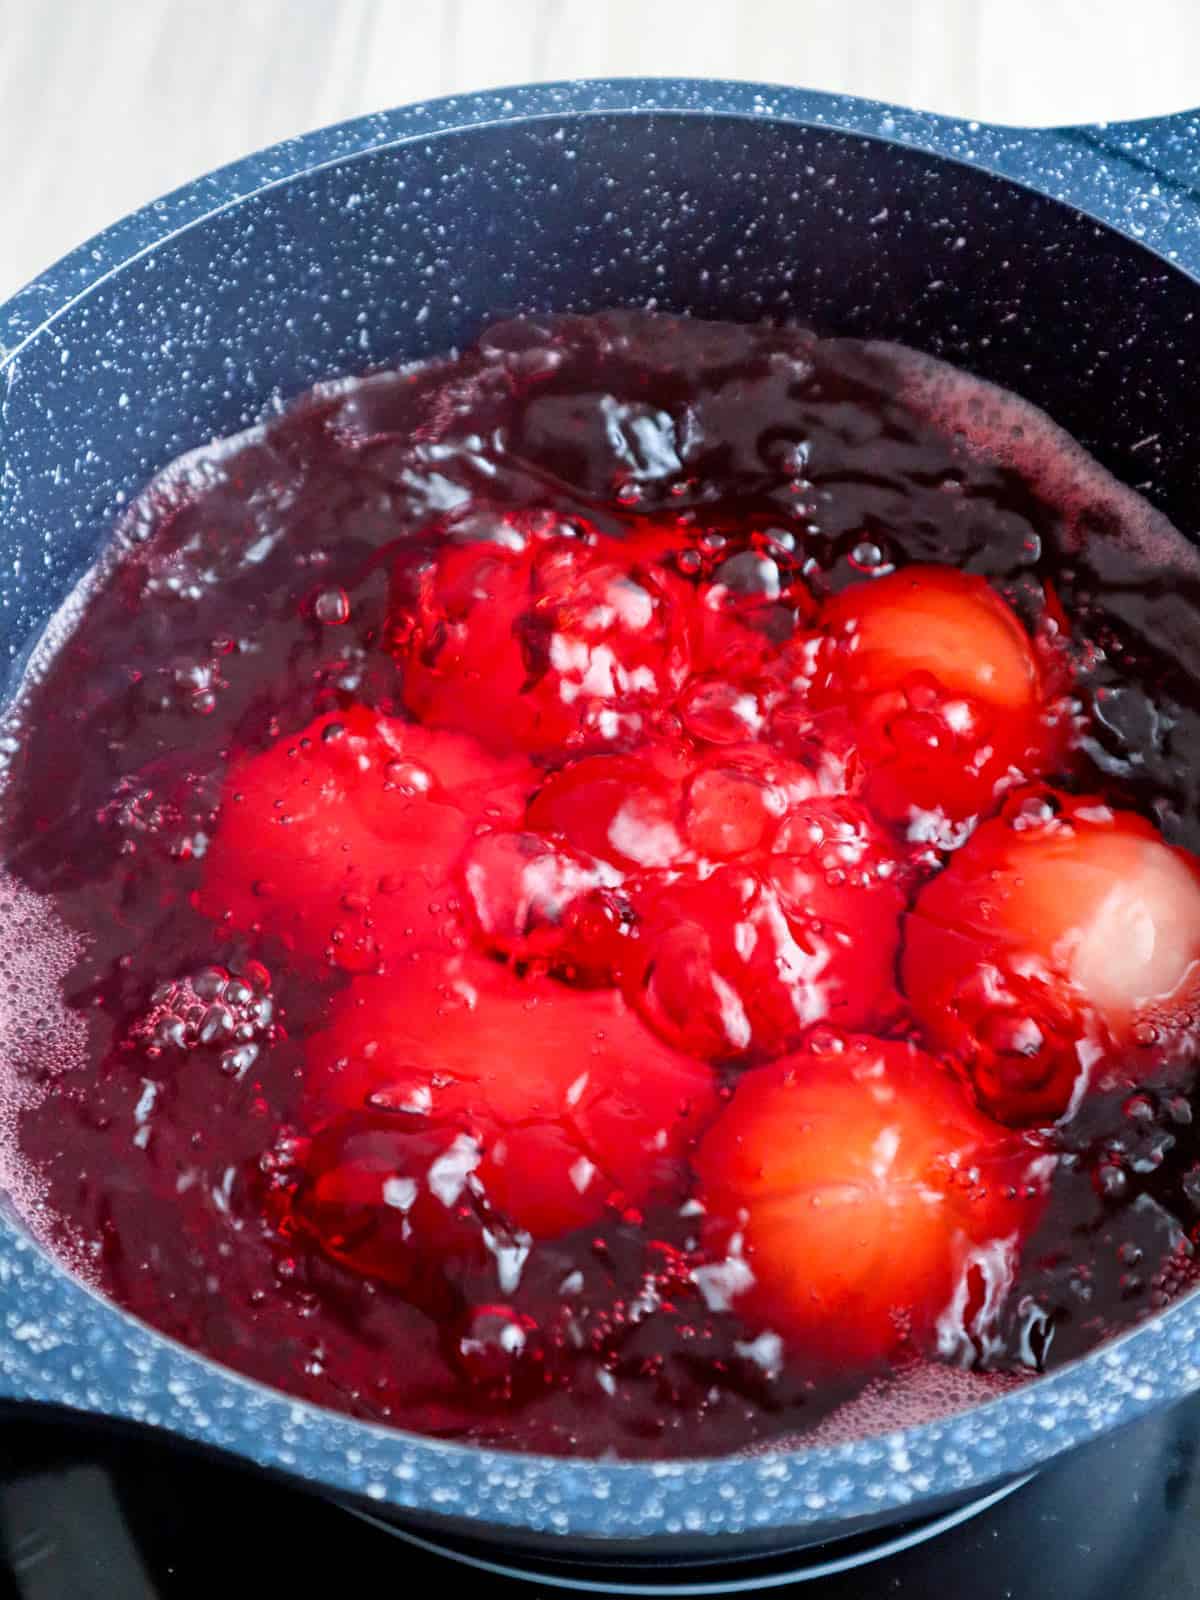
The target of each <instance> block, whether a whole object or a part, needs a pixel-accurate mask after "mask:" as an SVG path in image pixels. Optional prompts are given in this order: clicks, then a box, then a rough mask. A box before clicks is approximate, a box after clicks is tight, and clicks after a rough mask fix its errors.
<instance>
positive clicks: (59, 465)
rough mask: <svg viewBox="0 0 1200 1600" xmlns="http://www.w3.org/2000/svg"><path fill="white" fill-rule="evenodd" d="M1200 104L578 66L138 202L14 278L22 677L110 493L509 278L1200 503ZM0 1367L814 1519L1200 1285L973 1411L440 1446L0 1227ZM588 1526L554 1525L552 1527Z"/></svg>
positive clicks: (732, 1512) (1198, 1339)
mask: <svg viewBox="0 0 1200 1600" xmlns="http://www.w3.org/2000/svg"><path fill="white" fill-rule="evenodd" d="M1197 174H1200V117H1196V116H1184V117H1179V118H1174V119H1169V120H1167V121H1164V122H1160V123H1151V124H1132V125H1128V126H1125V127H1120V128H1109V129H1072V130H1065V131H1058V132H1054V133H1046V132H1024V131H1015V130H1007V129H998V128H990V127H982V126H980V125H978V124H974V123H971V124H963V123H957V122H952V121H948V120H945V119H942V118H938V117H931V116H921V115H917V114H915V113H912V112H908V111H901V110H897V109H895V108H892V107H887V106H883V105H877V104H871V103H868V102H865V101H855V100H849V99H840V98H833V97H830V96H826V95H817V94H809V93H805V92H803V91H798V90H792V89H779V88H772V87H767V86H756V85H753V84H728V83H719V82H713V83H706V82H690V81H673V80H672V81H661V82H625V83H577V84H560V85H542V86H535V87H530V88H522V89H512V90H506V91H496V92H494V93H488V94H481V95H476V96H471V97H469V98H466V99H451V100H442V101H438V102H436V103H434V104H431V105H426V106H415V107H410V108H407V109H404V110H400V111H394V112H387V113H384V114H381V115H378V116H372V117H366V118H363V119H361V120H359V121H356V122H351V123H347V124H345V125H343V126H341V127H338V128H333V129H329V130H327V131H325V132H321V133H316V134H312V135H309V136H308V137H306V138H303V139H298V140H295V141H292V142H289V143H286V144H282V145H278V146H276V147H275V148H274V149H272V150H268V151H266V152H265V153H264V154H262V155H257V156H252V157H250V158H249V159H247V160H245V161H242V162H239V163H237V164H236V165H234V166H232V167H227V168H225V169H224V170H223V171H221V172H218V173H215V174H213V175H212V176H210V177H206V178H201V179H199V180H198V181H197V182H195V183H193V184H190V185H188V186H187V187H186V188H184V189H181V190H180V191H178V193H176V194H174V195H171V196H169V197H168V198H167V199H165V200H160V201H158V202H156V203H155V204H154V205H153V206H150V207H148V208H146V209H145V210H143V211H140V212H138V213H137V214H136V215H135V216H132V217H130V218H128V219H126V220H125V221H123V222H120V223H118V224H117V225H116V226H114V227H112V228H110V229H109V230H108V231H107V232H106V233H104V234H102V235H100V237H99V238H97V239H95V240H93V241H92V242H91V243H90V244H87V245H85V246H83V247H82V248H81V249H79V250H77V251H75V252H74V254H72V255H70V256H68V257H67V258H66V259H65V260H63V261H61V262H59V263H58V265H57V266H54V267H52V268H51V269H50V270H49V271H47V272H46V273H45V274H44V275H43V276H42V277H41V278H39V279H38V280H37V281H36V282H35V283H33V284H31V285H30V286H29V287H28V288H27V289H25V290H24V291H22V293H20V294H19V295H17V296H16V298H15V299H13V300H12V301H10V302H9V303H8V304H7V305H6V306H3V307H0V530H2V534H0V560H2V565H3V572H4V582H3V588H2V590H0V639H2V642H3V648H4V650H5V651H6V652H7V660H8V666H7V668H6V670H7V672H8V674H9V679H10V686H11V682H13V681H15V677H16V674H17V673H18V672H19V670H20V666H21V663H22V661H23V659H24V658H25V656H26V654H27V651H28V648H29V646H30V643H31V641H32V640H33V639H34V638H35V637H36V635H37V634H38V632H39V630H40V629H41V628H42V627H43V626H44V624H45V622H46V619H47V617H48V616H49V614H50V612H51V611H52V609H53V608H54V607H55V606H56V605H57V604H58V603H59V602H60V601H61V599H62V598H63V596H64V594H65V593H66V591H67V588H68V586H69V585H70V583H71V582H72V580H73V579H74V578H75V577H76V576H77V575H78V574H79V573H80V572H81V571H82V570H83V569H84V568H85V567H86V566H87V565H88V564H89V563H90V562H91V561H92V560H93V559H94V557H95V555H96V552H97V550H98V549H99V548H100V546H101V544H102V542H103V540H104V538H105V535H106V531H107V530H108V528H109V527H110V526H111V523H112V521H113V518H114V516H115V515H116V513H117V510H118V507H119V506H120V504H121V503H122V501H123V499H124V498H125V497H126V496H128V495H129V494H131V493H132V492H133V491H134V490H136V489H137V487H138V486H139V485H140V484H141V483H142V482H144V480H145V479H146V478H147V477H148V476H149V475H150V473H151V472H152V471H154V470H155V469H156V468H158V467H160V466H161V465H163V464H164V463H165V462H166V461H167V460H169V459H170V458H171V457H172V456H174V455H175V454H177V453H178V452H179V451H182V450H184V449H187V448H189V447H191V446H193V445H196V444H199V443H201V442H203V441H205V440H207V439H208V438H210V437H211V436H212V435H213V434H221V433H228V432H230V431H232V430H234V429H237V428H240V427H242V426H244V425H245V424H247V423H249V422H251V421H254V420H256V419H257V418H258V417H260V416H261V415H262V413H263V412H264V410H265V409H267V408H268V407H269V406H271V405H272V404H274V403H275V402H276V401H277V399H278V397H279V396H284V397H286V396H290V395H293V394H295V393H297V392H298V391H299V390H301V389H303V388H304V387H306V386H307V385H309V384H310V383H312V382H313V381H314V380H316V379H319V378H326V377H329V376H330V375H331V374H334V373H341V372H347V371H352V370H354V369H356V368H359V367H362V366H364V365H367V364H370V363H373V362H374V363H378V362H383V361H388V360H391V359H393V358H395V357H398V356H405V357H412V356H418V355H422V354H425V353H427V352H434V351H439V350H443V349H445V348H446V347H448V346H450V345H452V344H455V343H463V342H465V341H467V340H469V339H470V338H471V337H472V336H473V335H474V333H475V332H476V331H477V329H478V328H479V326H480V324H481V322H482V321H483V320H484V318H485V317H486V316H487V315H488V314H489V313H493V312H497V311H508V310H517V309H567V308H574V309H587V308H598V307H601V306H606V305H613V304H635V305H644V304H646V303H654V304H657V305H658V306H660V307H663V308H665V309H672V310H692V311H695V312H697V313H701V314H704V315H708V316H725V317H736V318H741V319H748V318H757V317H760V316H793V317H797V318H799V319H802V320H805V321H810V322H814V323H815V324H816V325H817V326H818V327H821V328H823V329H828V330H830V331H839V332H846V333H854V334H866V335H880V336H884V337H888V338H894V339H900V340H904V341H907V342H909V343H912V344H915V345H918V346H921V347H923V348H925V349H928V350H930V351H932V352H933V353H935V354H938V355H942V356H945V357H947V358H948V359H950V360H952V361H958V362H960V363H962V364H964V365H965V366H967V367H969V368H971V369H973V370H975V371H977V372H979V373H981V374H982V375H984V376H985V377H989V378H992V379H994V380H995V381H997V382H999V383H1002V384H1006V385H1008V386H1009V387H1011V388H1013V389H1015V390H1017V391H1019V392H1020V393H1022V394H1024V395H1026V396H1027V397H1028V398H1029V399H1031V400H1033V401H1034V402H1035V403H1037V404H1039V405H1041V406H1043V407H1045V408H1046V409H1047V410H1048V411H1049V412H1050V413H1051V414H1052V415H1053V416H1054V417H1055V418H1056V420H1057V421H1059V422H1060V423H1062V424H1063V425H1064V426H1065V427H1067V428H1068V429H1069V430H1070V431H1071V432H1073V433H1074V434H1076V435H1077V436H1078V437H1079V438H1081V439H1082V440H1083V442H1084V443H1085V444H1086V445H1087V446H1088V447H1089V448H1090V449H1091V450H1092V451H1093V452H1094V453H1095V454H1096V455H1097V456H1099V458H1100V459H1101V460H1102V461H1103V462H1104V463H1105V465H1107V466H1108V467H1110V468H1111V469H1112V470H1113V471H1114V472H1115V473H1116V474H1117V476H1118V477H1119V478H1122V479H1123V480H1124V481H1126V482H1128V483H1131V484H1134V485H1135V486H1137V487H1139V488H1141V489H1142V490H1143V492H1144V493H1146V494H1147V495H1148V496H1149V497H1150V498H1151V499H1152V500H1153V501H1154V502H1155V503H1156V504H1157V505H1159V506H1160V507H1161V509H1163V510H1164V511H1166V512H1167V514H1168V515H1169V516H1171V517H1172V518H1173V519H1174V520H1175V522H1176V523H1177V525H1179V526H1180V527H1181V528H1183V529H1184V530H1185V531H1186V532H1188V533H1190V534H1196V533H1197V532H1198V530H1200V438H1198V434H1200V359H1198V358H1200V335H1198V333H1197V328H1198V327H1200V324H1198V323H1197V322H1196V320H1195V319H1196V315H1197V312H1198V311H1200V287H1198V285H1197V283H1196V281H1195V280H1194V279H1193V278H1192V277H1190V276H1188V272H1189V271H1200V203H1198V202H1197V198H1196V196H1195V195H1194V194H1193V192H1192V190H1191V188H1190V184H1191V182H1192V180H1193V178H1194V177H1195V176H1196V175H1197ZM0 1317H2V1321H0V1390H2V1391H3V1394H4V1395H6V1396H7V1397H8V1398H9V1399H10V1400H11V1401H12V1402H13V1403H18V1402H30V1401H34V1402H48V1403H52V1404H54V1405H57V1406H60V1407H66V1408H71V1409H74V1410H77V1411H79V1412H83V1413H90V1414H92V1415H93V1416H95V1417H101V1418H111V1419H115V1420H117V1421H118V1422H125V1423H130V1424H137V1425H143V1426H148V1427H151V1428H157V1429H162V1430H166V1431H168V1432H169V1433H171V1434H174V1435H176V1436H178V1437H179V1438H180V1439H181V1440H190V1441H194V1442H196V1443H199V1444H202V1445H208V1446H211V1447H213V1448H216V1449H219V1450H222V1451H226V1452H230V1453H232V1454H233V1455H234V1456H236V1457H240V1458H243V1459H244V1460H245V1461H247V1462H249V1463H251V1464H253V1465H255V1466H258V1467H261V1468H266V1469H273V1470H277V1471H280V1472H283V1473H286V1474H290V1475H293V1476H295V1477H297V1478H300V1479H304V1480H308V1481H310V1482H311V1483H312V1484H313V1485H314V1486H317V1487H320V1488H322V1489H324V1490H326V1491H328V1492H332V1493H336V1494H339V1495H342V1496H348V1497H353V1498H357V1499H358V1500H360V1502H361V1503H363V1504H369V1503H372V1502H373V1503H374V1504H375V1505H376V1506H377V1508H378V1509H380V1510H381V1511H387V1512H389V1513H391V1514H395V1515H398V1516H401V1517H404V1518H406V1519H408V1520H409V1521H412V1522H419V1523H422V1524H423V1525H424V1526H426V1527H437V1526H441V1527H443V1528H450V1529H457V1530H458V1531H460V1532H461V1531H467V1530H469V1531H470V1532H471V1533H472V1534H474V1535H475V1536H476V1537H479V1538H485V1539H486V1538H494V1539H495V1540H498V1541H499V1540H504V1541H506V1542H508V1543H510V1544H513V1543H518V1544H521V1543H523V1544H535V1545H536V1544H537V1543H539V1542H543V1543H549V1542H551V1539H552V1538H553V1536H561V1535H571V1536H573V1538H574V1539H575V1540H576V1541H577V1543H576V1544H575V1545H574V1546H573V1548H574V1549H576V1550H580V1549H586V1550H587V1551H588V1553H589V1554H590V1555H591V1556H592V1558H593V1559H594V1558H595V1557H596V1555H597V1554H598V1553H600V1554H603V1555H612V1556H618V1555H626V1554H636V1553H643V1552H645V1551H646V1550H652V1551H653V1552H654V1554H656V1555H657V1554H662V1553H671V1552H679V1553H683V1552H690V1553H691V1554H692V1555H696V1554H705V1555H712V1556H716V1555H720V1554H723V1553H726V1552H733V1551H737V1550H742V1551H744V1550H753V1549H760V1550H761V1549H767V1548H771V1547H784V1546H788V1545H800V1544H804V1543H806V1542H811V1541H815V1540H818V1539H823V1538H828V1537H832V1536H834V1535H837V1534H841V1533H845V1532H848V1531H851V1530H853V1529H860V1528H863V1527H866V1526H869V1525H870V1524H872V1523H874V1522H883V1521H887V1520H895V1519H899V1518H904V1517H911V1516H912V1515H914V1514H915V1513H917V1512H924V1511H931V1510H934V1509H936V1508H939V1507H945V1506H948V1505H952V1504H954V1503H956V1502H958V1501H962V1500H965V1499H967V1498H969V1497H971V1496H974V1495H977V1494H980V1493H982V1492H983V1491H984V1490H985V1489H987V1488H989V1487H995V1486H996V1485H998V1484H1001V1483H1003V1482H1005V1481H1006V1480H1011V1479H1013V1478H1014V1477H1016V1476H1018V1475H1020V1474H1023V1473H1026V1472H1028V1471H1029V1470H1031V1469H1034V1468H1037V1467H1038V1466H1040V1465H1041V1464H1043V1463H1045V1462H1046V1461H1048V1460H1050V1459H1051V1458H1052V1457H1054V1456H1056V1455H1058V1454H1059V1453H1060V1452H1062V1451H1065V1450H1068V1449H1070V1448H1072V1447H1073V1446H1076V1445H1079V1444H1081V1443H1082V1442H1084V1441H1086V1440H1088V1439H1091V1438H1094V1437H1095V1436H1097V1435H1099V1434H1101V1433H1104V1432H1106V1431H1108V1430H1110V1429H1112V1428H1115V1427H1117V1426H1119V1425H1120V1424H1122V1423H1124V1422H1127V1421H1130V1420H1132V1419H1133V1418H1135V1417H1137V1416H1139V1415H1141V1414H1143V1413H1145V1412H1147V1411H1149V1410H1150V1409H1151V1408H1153V1407H1156V1406H1161V1405H1163V1404H1165V1403H1166V1402H1169V1401H1171V1400H1174V1399H1177V1398H1179V1397H1180V1396H1182V1395H1185V1394H1187V1393H1189V1392H1191V1391H1192V1390H1194V1389H1197V1388H1200V1297H1197V1296H1192V1297H1189V1298H1187V1299H1185V1300H1182V1301H1180V1302H1178V1303H1176V1304H1175V1305H1173V1306H1172V1307H1171V1308H1170V1309H1169V1310H1168V1311H1167V1312H1166V1313H1165V1314H1164V1315H1162V1316H1161V1317H1158V1318H1157V1319H1155V1320H1154V1321H1152V1322H1149V1323H1147V1324H1145V1325H1144V1326H1142V1327H1139V1328H1138V1329H1136V1330H1135V1331H1134V1332H1131V1333H1129V1334H1127V1335H1126V1336H1125V1337H1124V1338H1122V1339H1120V1340H1118V1341H1117V1342H1115V1343H1113V1344H1110V1345H1108V1346H1107V1347H1105V1348H1102V1349H1099V1350H1097V1351H1095V1352H1094V1353H1093V1354H1092V1355H1090V1356H1089V1357H1088V1358H1087V1359H1086V1360H1083V1361H1081V1362H1079V1363H1078V1364H1077V1365H1075V1366H1073V1367H1070V1368H1067V1369H1064V1370H1062V1371H1060V1372H1057V1373H1055V1374H1054V1375H1053V1376H1052V1377H1049V1378H1046V1379H1044V1380H1041V1381H1039V1382H1036V1383H1032V1384H1030V1385H1028V1386H1027V1387H1025V1388H1023V1389H1020V1390H1017V1391H1014V1392H1012V1393H1010V1394H1007V1395H1006V1396H1004V1397H1003V1398H1002V1399H999V1400H996V1401H993V1402H992V1403H990V1404H988V1405H985V1406H983V1407H981V1408H978V1409H976V1410H974V1411H971V1412H968V1413H965V1414H962V1415H959V1416H957V1417H954V1418H953V1419H951V1420H948V1421H942V1422H936V1423H930V1424H925V1425H922V1426H919V1427H914V1428H911V1429H908V1430H906V1431H904V1432H899V1433H894V1434H889V1435H887V1436H884V1437H876V1438H870V1439H865V1440H863V1441H861V1442H859V1443H855V1444H847V1445H842V1446H838V1447H823V1448H814V1449H808V1450H804V1449H800V1450H793V1451H786V1452H784V1451H781V1452H778V1453H776V1454H772V1455H766V1456H758V1457H755V1458H753V1459H745V1460H728V1459H727V1460H713V1461H698V1462H686V1461H681V1462H673V1463H669V1464H665V1465H643V1464H618V1463H608V1462H604V1463H598V1462H590V1461H576V1462H564V1461H559V1460H547V1459H542V1458H537V1457H529V1456H518V1455H511V1454H505V1453H502V1452H497V1451H482V1450H478V1449H471V1448H465V1447H461V1446H456V1445H449V1444H440V1443H436V1442H432V1441H430V1440H427V1439H423V1438H417V1437H414V1436H411V1435H407V1434H402V1433H398V1432H391V1431H388V1430H386V1429H382V1428H378V1427H371V1426H366V1425H364V1424H361V1423H358V1422H354V1421H351V1420H350V1419H348V1418H346V1417H342V1416H337V1415H332V1414H330V1413H327V1412H323V1411H320V1410H317V1409H315V1408H313V1407H311V1406H308V1405H303V1404H299V1403H297V1402H294V1401H290V1400H288V1399H286V1398H284V1397H283V1396H281V1395H278V1394H276V1393H273V1392H271V1391H268V1390H266V1389H264V1388H261V1387H258V1386H256V1385H255V1384H253V1383H250V1382H248V1381H246V1380H245V1379H242V1378H239V1377H236V1376H234V1375H233V1374H232V1373H230V1372H227V1371H225V1370H224V1369H222V1368H219V1367H217V1366H215V1365H213V1364H211V1363H209V1362H207V1361H205V1360H204V1359H202V1358H201V1357H199V1356H197V1355H194V1354H193V1353H191V1352H190V1351H187V1350H184V1349H182V1348H180V1347H179V1346H178V1345H175V1344H173V1343H172V1342H170V1341H169V1340H167V1339H164V1338H162V1337H160V1336H159V1335H157V1334H155V1333H152V1332H151V1331H149V1330H148V1329H147V1328H145V1327H143V1326H142V1325H140V1324H139V1323H136V1322H134V1321H133V1320H131V1319H130V1318H128V1317H126V1316H124V1315H122V1313H121V1312H119V1311H117V1310H115V1309H114V1308H113V1307H111V1306H109V1305H107V1304H105V1303H103V1302H101V1301H100V1300H99V1299H97V1298H96V1297H95V1296H94V1295H93V1294H92V1293H90V1292H89V1291H88V1290H87V1289H85V1288H83V1287H82V1286H81V1285H80V1284H79V1283H78V1282H76V1281H74V1280H73V1279H72V1278H71V1277H69V1276H68V1275H67V1274H66V1273H65V1272H64V1271H63V1270H62V1268H60V1267H59V1266H58V1265H57V1264H56V1263H55V1262H53V1261H51V1260H49V1259H48V1258H47V1257H46V1256H45V1255H44V1254H43V1253H42V1252H41V1251H40V1250H39V1249H38V1248H37V1247H36V1246H35V1245H34V1244H33V1243H32V1242H31V1241H30V1240H29V1239H28V1237H27V1236H26V1235H25V1234H24V1233H23V1232H22V1230H21V1228H20V1227H19V1225H17V1224H15V1223H11V1224H8V1223H4V1224H0ZM553 1543H554V1546H555V1547H556V1548H557V1549H559V1551H560V1552H561V1551H562V1549H563V1548H564V1545H563V1542H562V1540H561V1539H557V1538H553Z"/></svg>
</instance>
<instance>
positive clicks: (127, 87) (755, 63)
mask: <svg viewBox="0 0 1200 1600" xmlns="http://www.w3.org/2000/svg"><path fill="white" fill-rule="evenodd" d="M617 74H628V75H635V74H647V75H653V74H659V75H666V74H696V75H709V76H721V77H738V78H763V79H767V80H771V81H775V82H788V83H798V84H805V85H807V86H809V87H813V88H820V89H838V90H849V91H852V92H854V93H858V94H865V95H875V96H879V97H881V98H884V99H889V100H898V101H901V102H904V103H908V104H912V105H918V106H921V107H924V108H926V109H930V110H936V111H946V112H951V113H956V114H959V115H963V116H972V117H979V118H991V119H994V120H997V121H1006V122H1018V123H1021V122H1024V123H1035V122H1073V121H1082V120H1089V119H1099V118H1105V117H1107V118H1118V117H1134V116H1146V115H1150V114H1154V113H1157V112H1162V111H1168V110H1179V109H1183V108H1184V107H1186V106H1190V105H1197V104H1200V0H1137V3H1136V4H1130V3H1129V0H0V299H3V298H4V297H5V296H6V295H7V294H8V293H10V292H11V291H12V290H13V289H15V288H17V287H18V286H19V285H20V284H21V283H22V282H24V281H25V280H26V279H28V278H30V277H32V276H33V275H34V274H35V273H36V272H37V271H39V270H40V269H41V268H42V267H43V266H45V265H47V264H48V263H49V262H50V261H52V260H53V259H54V258H55V257H57V256H59V255H61V254H62V253H63V252H64V251H65V250H67V249H69V248H70V247H71V246H72V245H74V244H77V243H79V242H80V240H82V239H84V238H86V237H87V236H88V235H89V234H91V233H94V232H95V231H96V230H97V229H99V228H102V227H104V226H105V225H106V224H107V223H109V222H111V221H112V220H113V219H114V218H116V217H118V216H120V215H121V214H122V213H123V212H125V211H128V210H130V209H132V208H133V207H135V206H138V205H141V204H142V203H143V202H144V201H147V200H150V199H153V198H154V197H155V196H156V195H158V194H161V193H163V192H164V191H166V190H168V189H171V188H174V187H175V186H176V185H177V184H180V183H183V182H185V181H186V180H187V179H188V178H191V177H194V176H196V175H197V174H199V173H201V172H203V171H205V170H207V169H208V168H210V167H213V166H216V165H219V164H220V163H221V162H224V161H229V160H231V159H233V158H234V157H235V156H239V155H242V154H245V153H246V152H247V151H250V150H252V149H255V148H257V147H259V146H261V145H264V144H269V143H271V142H272V141H274V140H276V139H280V138H283V137H285V136H287V135H289V134H293V133H298V132H301V131H303V130H304V129H306V128H312V127H316V126H319V125H320V124H323V123H328V122H334V121H338V120H340V119H341V118H343V117H349V116H354V115H356V114H357V113H359V112H363V111H372V110H378V109H380V108H381V107H384V106H389V105H398V104H400V103H402V102H404V101H408V100H419V99H425V98H427V97H429V96H431V95H437V94H447V93H450V92H452V91H457V90H463V89H476V88H487V87H491V86H495V85H497V84H503V83H517V82H522V81H524V80H527V79H531V78H558V77H577V76H600V75H617Z"/></svg>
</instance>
